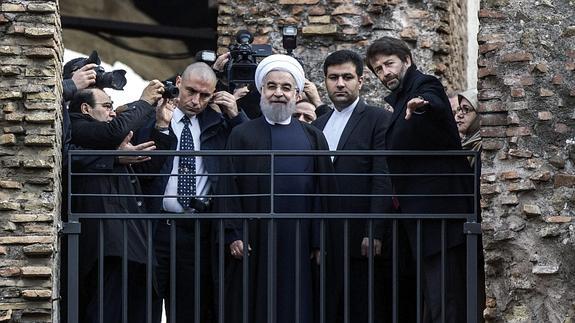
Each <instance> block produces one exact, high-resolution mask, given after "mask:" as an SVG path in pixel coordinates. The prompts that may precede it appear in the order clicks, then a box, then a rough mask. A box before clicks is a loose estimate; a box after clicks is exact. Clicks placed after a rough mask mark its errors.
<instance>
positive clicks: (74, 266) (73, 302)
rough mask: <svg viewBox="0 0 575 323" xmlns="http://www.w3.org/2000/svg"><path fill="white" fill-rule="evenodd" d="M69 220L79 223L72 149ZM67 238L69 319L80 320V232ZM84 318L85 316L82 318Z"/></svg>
mask: <svg viewBox="0 0 575 323" xmlns="http://www.w3.org/2000/svg"><path fill="white" fill-rule="evenodd" d="M67 193H68V201H67V204H68V222H69V223H77V224H78V225H80V224H79V222H78V219H77V218H76V217H74V216H73V215H72V150H68V192H67ZM66 239H67V240H68V259H67V260H68V293H67V294H68V295H67V296H68V299H67V300H66V305H67V307H68V309H67V310H68V321H69V322H80V319H79V315H78V311H79V306H78V293H79V291H78V289H79V285H78V280H79V278H78V272H79V266H78V262H79V261H78V255H79V244H80V233H72V234H69V235H68V236H67V237H66ZM82 319H83V318H82Z"/></svg>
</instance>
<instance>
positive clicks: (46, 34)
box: [24, 27, 56, 38]
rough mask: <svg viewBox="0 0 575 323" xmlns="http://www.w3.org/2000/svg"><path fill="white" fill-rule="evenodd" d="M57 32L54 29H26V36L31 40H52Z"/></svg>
mask: <svg viewBox="0 0 575 323" xmlns="http://www.w3.org/2000/svg"><path fill="white" fill-rule="evenodd" d="M55 32H56V30H55V29H54V28H53V27H47V28H41V27H26V28H25V29H24V35H25V36H26V37H30V38H52V37H54V33H55Z"/></svg>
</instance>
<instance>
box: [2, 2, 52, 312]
mask: <svg viewBox="0 0 575 323" xmlns="http://www.w3.org/2000/svg"><path fill="white" fill-rule="evenodd" d="M57 9H58V5H57V3H56V2H54V1H16V0H12V1H10V0H7V1H2V2H1V4H0V35H1V37H0V76H1V78H0V126H1V129H2V132H1V133H0V165H1V167H0V322H5V321H10V322H12V321H14V322H20V321H35V322H50V321H52V320H53V317H52V312H53V311H52V309H53V302H52V298H53V297H54V295H57V290H55V289H54V285H55V284H54V283H55V282H57V273H58V270H57V267H56V266H55V264H57V261H55V258H56V257H57V255H56V252H55V250H57V233H56V225H55V224H56V223H57V222H58V221H59V212H58V210H59V205H60V204H59V203H60V198H59V196H60V194H59V193H60V178H59V176H60V175H59V167H60V145H61V140H60V138H61V134H60V132H61V130H60V128H61V127H60V123H61V122H60V115H61V113H60V100H61V58H62V52H63V50H62V44H61V38H60V33H61V28H60V17H59V15H58V11H57ZM56 285H57V284H56Z"/></svg>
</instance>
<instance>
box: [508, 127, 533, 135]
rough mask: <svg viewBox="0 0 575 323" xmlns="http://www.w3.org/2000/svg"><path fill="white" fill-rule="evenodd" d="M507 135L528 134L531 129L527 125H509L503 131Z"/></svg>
mask: <svg viewBox="0 0 575 323" xmlns="http://www.w3.org/2000/svg"><path fill="white" fill-rule="evenodd" d="M505 133H506V135H507V137H515V136H530V135H531V129H530V128H528V127H509V128H507V130H506V131H505Z"/></svg>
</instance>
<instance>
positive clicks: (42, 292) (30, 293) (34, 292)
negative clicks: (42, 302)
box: [22, 289, 52, 300]
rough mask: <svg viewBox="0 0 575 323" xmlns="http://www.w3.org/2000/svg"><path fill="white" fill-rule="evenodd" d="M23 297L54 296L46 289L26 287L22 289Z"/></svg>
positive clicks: (39, 297) (35, 298)
mask: <svg viewBox="0 0 575 323" xmlns="http://www.w3.org/2000/svg"><path fill="white" fill-rule="evenodd" d="M22 297H23V298H25V299H31V300H37V299H47V298H50V297H52V292H51V291H50V290H46V289H25V290H23V291H22Z"/></svg>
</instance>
